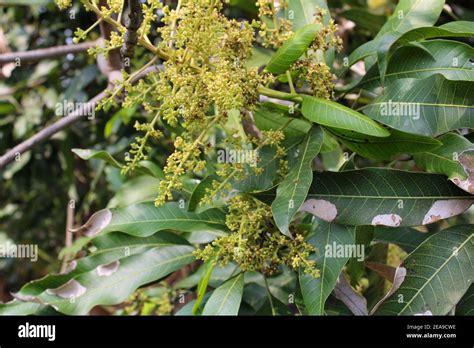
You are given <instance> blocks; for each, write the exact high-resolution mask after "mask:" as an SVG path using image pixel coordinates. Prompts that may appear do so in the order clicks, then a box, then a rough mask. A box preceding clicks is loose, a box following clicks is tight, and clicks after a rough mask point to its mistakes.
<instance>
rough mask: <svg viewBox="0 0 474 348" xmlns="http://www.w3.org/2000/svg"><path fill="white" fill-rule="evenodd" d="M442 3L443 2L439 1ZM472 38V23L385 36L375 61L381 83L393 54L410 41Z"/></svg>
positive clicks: (473, 34) (473, 26) (473, 25)
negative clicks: (377, 65)
mask: <svg viewBox="0 0 474 348" xmlns="http://www.w3.org/2000/svg"><path fill="white" fill-rule="evenodd" d="M440 2H442V3H444V1H440ZM453 36H454V37H474V23H473V22H464V21H457V22H450V23H447V24H444V25H442V26H440V27H425V28H417V29H414V30H410V31H408V32H406V33H405V34H404V35H401V36H400V35H398V34H395V35H393V34H387V35H385V36H384V37H382V38H381V40H380V42H379V46H378V50H377V60H378V62H379V71H380V76H381V80H382V82H383V81H384V77H385V72H386V70H387V64H388V61H389V60H390V59H391V57H392V55H393V52H395V50H396V49H397V48H399V47H401V46H403V45H406V44H408V43H410V42H412V41H420V40H422V39H423V40H426V39H430V38H434V37H453Z"/></svg>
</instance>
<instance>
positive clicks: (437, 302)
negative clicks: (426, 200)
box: [374, 225, 474, 315]
mask: <svg viewBox="0 0 474 348" xmlns="http://www.w3.org/2000/svg"><path fill="white" fill-rule="evenodd" d="M472 231H473V227H472V226H471V225H465V226H455V227H451V228H449V229H447V230H443V231H440V232H438V233H436V234H434V235H433V236H431V237H430V238H428V239H427V240H425V241H424V242H423V243H422V244H421V245H420V246H419V247H418V248H416V249H415V250H414V251H413V252H412V253H411V254H410V255H409V256H408V257H407V259H406V260H405V262H404V267H405V268H406V269H407V275H406V277H405V280H404V282H403V284H402V285H401V287H400V288H399V289H398V290H397V291H396V292H395V293H394V294H393V295H392V296H390V297H389V298H388V299H387V300H385V301H384V302H383V303H382V304H381V305H380V307H379V308H378V309H377V310H376V311H375V313H374V314H376V315H414V314H422V313H426V312H428V311H429V312H430V313H431V314H433V315H446V314H448V312H449V311H451V309H452V308H453V307H454V306H455V305H456V304H457V303H458V301H459V300H460V299H461V298H462V296H463V295H464V294H465V293H466V292H467V290H468V288H469V286H470V285H471V281H472V279H473V277H474V267H473V266H474V265H473V264H472V255H473V254H474V234H473V232H472Z"/></svg>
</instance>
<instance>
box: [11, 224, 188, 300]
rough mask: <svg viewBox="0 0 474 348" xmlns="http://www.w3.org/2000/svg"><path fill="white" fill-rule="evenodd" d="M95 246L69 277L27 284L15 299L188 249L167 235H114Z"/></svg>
mask: <svg viewBox="0 0 474 348" xmlns="http://www.w3.org/2000/svg"><path fill="white" fill-rule="evenodd" d="M92 244H93V245H94V246H95V247H96V248H97V250H96V251H95V252H94V253H93V254H91V255H90V256H87V257H84V258H81V259H78V260H74V261H71V263H70V267H71V270H69V271H68V272H67V273H64V274H49V275H47V276H45V277H43V278H41V279H38V280H33V281H31V282H29V283H27V284H25V285H24V286H23V287H22V288H21V289H20V291H18V292H17V293H16V296H17V297H19V298H28V297H31V296H37V295H39V294H41V293H43V292H44V291H46V290H47V289H50V288H58V287H59V286H61V285H63V284H65V283H66V282H68V281H69V280H71V279H73V278H74V277H77V276H79V275H81V274H84V273H87V272H90V271H92V270H94V269H96V268H97V267H99V266H103V265H110V264H112V263H114V262H117V261H118V262H120V260H121V259H123V258H126V257H128V256H131V255H135V254H139V253H143V252H145V251H147V250H150V249H153V248H158V247H165V246H173V245H188V243H187V241H186V240H185V239H183V238H181V237H180V236H178V235H176V234H174V233H170V232H165V231H164V232H161V233H158V234H155V235H153V236H150V237H146V238H139V237H133V236H130V235H127V234H124V233H119V232H113V233H108V234H106V235H103V236H99V237H97V238H95V239H93V240H92Z"/></svg>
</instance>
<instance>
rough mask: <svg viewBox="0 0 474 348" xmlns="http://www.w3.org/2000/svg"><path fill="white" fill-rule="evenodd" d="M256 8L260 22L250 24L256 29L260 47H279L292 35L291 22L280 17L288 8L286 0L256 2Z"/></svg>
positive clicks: (260, 0)
mask: <svg viewBox="0 0 474 348" xmlns="http://www.w3.org/2000/svg"><path fill="white" fill-rule="evenodd" d="M257 6H258V16H259V18H260V20H259V21H254V22H253V23H252V24H253V26H254V27H255V28H256V29H258V35H259V36H260V38H261V39H262V42H261V43H262V46H264V47H273V48H278V47H280V46H281V45H283V43H284V42H285V41H286V40H287V39H288V38H289V37H290V36H291V34H292V31H291V27H292V24H291V21H289V20H287V19H285V18H284V16H283V15H282V14H283V13H284V12H285V10H286V9H287V8H288V0H278V1H277V0H257ZM267 23H268V24H267Z"/></svg>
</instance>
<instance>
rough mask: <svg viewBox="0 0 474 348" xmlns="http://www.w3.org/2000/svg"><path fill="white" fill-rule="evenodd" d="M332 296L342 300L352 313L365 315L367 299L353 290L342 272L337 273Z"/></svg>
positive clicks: (366, 312)
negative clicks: (337, 276)
mask: <svg viewBox="0 0 474 348" xmlns="http://www.w3.org/2000/svg"><path fill="white" fill-rule="evenodd" d="M334 296H335V297H336V298H337V299H338V300H340V301H342V302H343V303H344V304H345V305H346V306H347V308H349V310H350V311H351V312H352V313H353V314H354V315H367V314H368V309H367V300H366V299H365V298H364V297H363V296H362V295H361V294H359V293H358V292H357V291H355V290H354V289H353V288H352V287H351V285H350V284H349V282H348V281H347V279H346V277H345V275H344V273H341V274H340V275H339V278H338V281H337V284H336V287H335V288H334Z"/></svg>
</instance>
